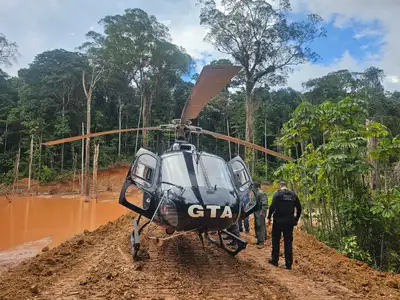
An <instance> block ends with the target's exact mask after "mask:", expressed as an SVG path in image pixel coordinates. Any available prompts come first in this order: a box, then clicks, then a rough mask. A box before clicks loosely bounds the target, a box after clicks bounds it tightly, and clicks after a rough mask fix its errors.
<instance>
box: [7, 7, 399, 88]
mask: <svg viewBox="0 0 400 300" xmlns="http://www.w3.org/2000/svg"><path fill="white" fill-rule="evenodd" d="M218 1H220V0H218ZM218 1H217V2H218ZM196 2H197V1H196V0H117V1H112V0H84V1H82V0H0V33H3V34H5V35H6V37H7V38H8V39H9V40H10V41H13V42H16V43H17V44H18V46H19V52H20V54H21V56H20V57H19V58H18V63H17V64H15V65H14V66H12V67H11V68H8V69H7V68H4V70H5V71H6V72H7V73H9V74H10V75H17V71H18V69H20V68H24V67H27V66H28V65H29V63H31V62H32V61H33V59H34V57H35V56H36V55H37V54H39V53H41V52H43V51H46V50H52V49H57V48H64V49H66V50H69V51H74V50H76V47H77V46H79V45H81V44H82V43H83V42H84V41H85V34H86V33H87V32H88V31H89V30H95V31H98V32H102V27H101V26H100V25H99V24H98V21H99V20H100V19H101V18H103V17H104V16H106V15H114V14H122V13H123V11H124V10H125V9H126V8H141V9H143V10H144V11H146V12H147V13H149V14H151V15H154V16H155V17H156V18H157V20H158V21H160V22H163V23H164V24H165V25H167V26H168V28H169V30H170V34H171V37H172V41H173V43H175V44H177V45H179V46H182V47H184V48H185V49H186V51H187V52H188V53H189V54H190V55H191V56H192V57H193V58H194V59H195V60H196V62H197V64H196V68H197V71H199V70H200V69H201V67H202V66H203V65H204V64H206V63H208V62H210V61H212V60H214V59H219V58H225V57H226V56H225V55H224V54H222V53H219V52H218V51H216V50H215V49H214V47H213V45H211V44H209V43H207V42H205V41H204V40H203V38H204V36H205V35H206V28H204V27H203V26H200V21H199V13H200V9H199V7H198V6H197V5H196ZM291 6H292V13H293V15H294V16H296V17H298V18H302V17H305V16H306V14H308V13H317V14H318V15H320V16H321V17H322V18H323V19H324V27H325V28H326V29H327V37H324V38H321V39H319V40H317V41H315V42H314V43H312V44H311V45H310V47H311V49H312V50H313V51H315V52H317V53H318V54H319V55H320V56H321V59H320V60H319V61H318V62H316V63H306V64H302V65H299V66H297V67H296V68H295V70H294V71H293V72H292V73H291V74H290V75H289V78H288V81H287V86H290V87H292V88H295V89H297V90H299V91H302V83H303V82H305V81H307V80H308V79H312V78H317V77H321V76H324V75H326V74H328V73H329V72H333V71H337V70H342V69H349V70H350V71H355V72H362V71H364V70H365V69H367V68H368V67H370V66H375V67H378V68H381V69H383V70H384V72H385V74H386V77H385V81H384V86H385V88H386V89H387V90H389V91H393V90H400V38H399V34H398V28H400V0H291Z"/></svg>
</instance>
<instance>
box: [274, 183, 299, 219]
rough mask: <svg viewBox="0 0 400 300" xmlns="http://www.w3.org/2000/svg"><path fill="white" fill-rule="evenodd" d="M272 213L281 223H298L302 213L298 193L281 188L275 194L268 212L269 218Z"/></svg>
mask: <svg viewBox="0 0 400 300" xmlns="http://www.w3.org/2000/svg"><path fill="white" fill-rule="evenodd" d="M294 208H296V216H294ZM272 214H273V215H274V220H275V221H277V222H279V223H285V224H293V225H295V224H297V221H298V220H299V218H300V215H301V204H300V200H299V197H297V195H296V193H295V192H293V191H291V190H288V189H281V190H279V191H277V192H276V193H275V194H274V197H273V198H272V203H271V207H270V209H269V212H268V217H267V218H268V219H271V216H272Z"/></svg>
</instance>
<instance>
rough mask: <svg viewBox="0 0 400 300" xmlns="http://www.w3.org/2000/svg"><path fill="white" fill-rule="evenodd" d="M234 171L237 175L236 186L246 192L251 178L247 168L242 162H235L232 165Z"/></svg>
mask: <svg viewBox="0 0 400 300" xmlns="http://www.w3.org/2000/svg"><path fill="white" fill-rule="evenodd" d="M232 171H233V174H234V175H235V180H236V184H237V186H238V187H239V190H240V191H242V192H243V191H245V190H246V189H248V188H249V186H250V177H249V175H248V173H247V171H246V168H245V167H244V165H243V164H242V163H241V162H240V161H234V162H233V163H232Z"/></svg>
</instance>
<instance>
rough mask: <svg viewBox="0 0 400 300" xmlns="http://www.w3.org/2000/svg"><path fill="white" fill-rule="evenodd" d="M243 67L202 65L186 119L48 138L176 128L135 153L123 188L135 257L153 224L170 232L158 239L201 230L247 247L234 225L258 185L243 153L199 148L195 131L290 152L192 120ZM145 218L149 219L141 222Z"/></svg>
mask: <svg viewBox="0 0 400 300" xmlns="http://www.w3.org/2000/svg"><path fill="white" fill-rule="evenodd" d="M240 70H241V67H238V66H232V65H206V66H205V67H203V69H202V71H201V73H200V75H199V77H198V79H197V81H196V83H195V85H194V87H193V89H192V92H191V94H190V96H189V98H188V100H187V101H186V104H185V106H184V107H183V109H182V113H181V118H180V119H175V120H172V122H171V123H170V124H165V125H160V126H156V127H148V128H131V129H122V130H111V131H105V132H98V133H92V134H87V135H80V136H75V137H71V138H65V139H62V140H56V141H50V142H45V143H43V145H45V146H52V145H57V144H61V143H65V142H71V141H74V140H79V139H84V138H89V137H95V136H102V135H106V134H114V133H119V132H129V131H130V132H132V131H139V130H146V131H149V130H158V131H173V132H175V134H176V138H175V142H174V143H173V144H172V145H171V146H170V147H169V148H168V149H167V150H166V151H165V152H163V153H162V154H160V155H159V154H158V153H154V152H152V151H150V150H148V149H145V148H140V149H139V150H138V151H137V152H136V153H135V155H134V158H133V162H132V164H131V166H130V167H129V169H128V172H127V175H126V178H125V180H124V183H123V186H122V189H121V192H120V196H119V204H121V205H123V206H124V207H126V208H128V209H129V210H131V211H134V212H135V213H137V214H138V217H137V218H135V219H133V231H132V232H131V233H130V243H131V252H132V257H133V259H134V260H137V259H138V253H139V249H140V245H141V234H142V233H143V230H144V229H145V228H146V226H149V225H150V224H155V225H156V226H157V227H161V228H162V229H163V230H164V231H165V234H166V235H167V236H166V237H162V238H159V237H153V238H155V239H156V240H157V241H160V240H167V239H170V238H172V237H176V236H179V235H182V234H187V233H197V234H198V236H199V237H200V240H201V243H202V245H203V247H204V241H203V236H204V237H205V238H206V239H207V240H208V241H210V242H212V243H214V244H216V245H217V246H219V247H220V248H222V249H224V250H225V251H226V252H227V253H228V254H230V255H232V256H235V255H236V254H238V253H239V252H240V251H242V250H243V249H245V248H246V245H247V242H246V241H245V240H244V239H243V238H241V237H240V236H238V235H236V234H234V233H232V232H231V231H230V230H229V229H230V228H231V227H232V226H233V225H234V224H235V223H237V222H238V221H239V220H242V219H244V218H246V217H247V216H249V215H250V214H252V213H253V212H254V211H256V210H257V208H258V203H257V201H256V197H255V195H256V189H255V187H254V182H253V179H252V176H251V174H250V172H249V169H248V167H247V166H246V164H245V162H244V161H243V159H242V158H241V157H240V156H239V155H237V156H236V157H234V158H232V159H231V160H230V161H225V160H224V159H223V158H221V157H220V156H217V155H215V154H212V153H207V152H204V151H199V150H198V149H196V147H195V146H194V145H193V144H191V143H189V142H188V137H189V136H190V134H192V133H194V134H207V135H211V136H214V137H215V138H217V139H222V140H226V141H230V142H234V143H237V144H241V145H244V146H247V147H251V148H254V149H256V150H259V151H262V152H265V153H268V154H271V155H274V156H277V157H280V158H282V159H285V160H292V158H291V157H288V156H285V155H283V154H280V153H278V152H275V151H272V150H269V149H267V148H264V147H262V146H259V145H256V144H253V143H250V142H246V141H243V140H240V139H237V138H234V137H230V136H227V135H223V134H220V133H216V132H212V131H207V130H204V129H202V128H200V127H197V126H193V125H192V124H191V121H190V120H193V119H196V118H197V117H198V115H199V114H200V112H201V111H202V110H203V108H204V107H205V106H206V105H207V103H208V102H209V101H210V100H211V99H212V98H213V97H214V96H216V95H217V94H218V93H219V92H221V91H222V89H223V88H224V87H225V86H226V85H227V84H228V83H229V81H230V80H231V79H232V78H233V77H234V76H235V75H236V74H237V73H238V72H239V71H240ZM132 186H133V187H136V188H138V189H140V190H141V191H142V192H143V199H142V203H141V204H139V203H137V201H136V203H132V202H130V201H128V200H129V199H128V198H129V192H127V190H128V189H129V188H130V187H132ZM248 195H250V202H249V203H247V204H246V205H245V204H244V202H243V199H244V197H246V196H248ZM142 217H144V218H146V219H147V220H146V221H145V222H144V223H143V224H141V225H140V226H139V224H140V220H141V218H142ZM216 235H218V239H216ZM228 240H230V241H231V243H232V241H234V242H233V246H232V247H231V246H228V243H227V241H228Z"/></svg>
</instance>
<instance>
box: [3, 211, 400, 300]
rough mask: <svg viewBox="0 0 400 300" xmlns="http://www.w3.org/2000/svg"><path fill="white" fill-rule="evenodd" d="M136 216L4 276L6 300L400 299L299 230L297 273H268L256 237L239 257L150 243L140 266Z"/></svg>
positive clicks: (394, 288) (188, 238)
mask: <svg viewBox="0 0 400 300" xmlns="http://www.w3.org/2000/svg"><path fill="white" fill-rule="evenodd" d="M132 216H133V215H131V214H128V215H124V216H122V217H120V218H119V219H118V220H116V221H114V222H110V223H108V224H107V225H104V226H101V227H100V228H98V229H97V230H95V231H93V232H88V231H86V232H84V233H82V234H80V235H77V236H75V237H73V238H71V239H70V240H68V241H66V242H64V243H63V244H61V245H59V246H58V247H55V248H53V249H51V250H48V249H44V251H42V252H41V253H40V254H38V255H37V256H36V257H33V258H30V259H28V260H26V261H24V262H23V263H22V264H20V265H19V266H16V267H13V268H11V269H9V270H8V271H6V272H4V273H3V274H2V275H1V277H0V299H1V300H5V299H8V300H18V299H322V300H323V299H400V290H399V280H400V276H399V275H394V274H390V273H381V272H377V271H374V270H373V269H371V268H369V267H368V266H366V265H365V264H363V263H360V262H357V261H353V260H350V259H348V258H346V257H344V256H343V255H341V254H339V253H337V252H336V251H335V250H333V249H330V248H328V247H326V246H325V245H323V244H322V243H320V242H318V241H317V240H316V239H315V238H314V237H312V236H310V235H307V234H305V233H303V232H301V231H300V230H296V231H295V237H294V256H295V264H294V268H293V270H292V271H287V270H285V269H283V268H282V267H278V268H277V267H274V266H271V265H269V264H268V263H267V260H268V258H269V255H270V250H271V248H270V241H269V239H268V242H267V243H266V247H265V248H263V249H258V248H256V246H255V245H254V242H255V238H254V237H253V236H252V235H250V236H249V235H245V236H244V237H245V238H246V239H247V240H248V241H249V244H248V246H247V248H246V249H245V250H244V251H242V252H241V253H240V254H239V255H238V256H236V257H230V256H229V255H228V254H226V253H225V252H224V251H223V250H222V249H219V248H216V246H214V245H211V244H208V243H205V245H206V246H205V249H204V250H203V248H202V246H201V243H200V241H199V239H198V237H197V236H196V235H184V236H180V237H176V238H175V239H171V240H168V241H165V242H164V243H163V244H162V245H161V246H160V245H156V244H155V243H153V242H152V241H150V240H146V239H144V240H143V245H144V248H146V249H147V252H144V253H145V254H146V253H147V254H148V255H149V257H147V258H145V259H144V260H141V261H133V260H132V257H131V254H130V246H129V232H130V231H131V230H132V229H131V226H132V225H131V219H132ZM269 229H270V228H269ZM251 232H254V231H253V230H252V231H251ZM269 237H270V232H269ZM46 250H47V251H46ZM281 263H283V262H281Z"/></svg>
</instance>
